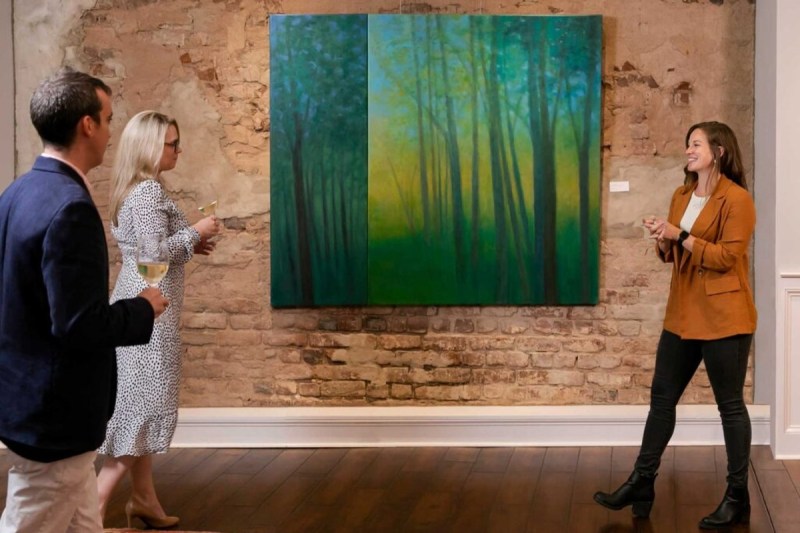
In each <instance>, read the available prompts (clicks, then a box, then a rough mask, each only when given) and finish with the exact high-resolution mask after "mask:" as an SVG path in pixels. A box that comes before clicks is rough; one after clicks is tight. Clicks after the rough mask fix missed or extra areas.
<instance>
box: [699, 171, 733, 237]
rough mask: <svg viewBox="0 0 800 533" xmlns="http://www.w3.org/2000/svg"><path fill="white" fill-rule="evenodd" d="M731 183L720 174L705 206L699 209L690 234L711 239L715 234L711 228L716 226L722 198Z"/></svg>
mask: <svg viewBox="0 0 800 533" xmlns="http://www.w3.org/2000/svg"><path fill="white" fill-rule="evenodd" d="M731 183H732V182H731V180H729V179H728V178H726V177H725V176H720V178H719V183H718V184H717V188H716V189H714V193H713V194H712V195H711V197H710V198H709V199H708V202H707V203H706V205H705V207H703V210H702V211H700V215H698V217H697V220H695V222H694V225H693V226H692V235H694V236H696V237H700V238H702V239H705V240H711V239H713V238H714V237H715V236H716V235H715V234H714V232H713V228H714V227H716V225H715V224H714V222H715V221H716V220H717V218H719V213H720V211H721V210H722V204H723V200H724V199H725V193H726V192H728V188H729V187H730V186H731Z"/></svg>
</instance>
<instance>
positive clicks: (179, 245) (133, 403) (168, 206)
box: [97, 111, 219, 527]
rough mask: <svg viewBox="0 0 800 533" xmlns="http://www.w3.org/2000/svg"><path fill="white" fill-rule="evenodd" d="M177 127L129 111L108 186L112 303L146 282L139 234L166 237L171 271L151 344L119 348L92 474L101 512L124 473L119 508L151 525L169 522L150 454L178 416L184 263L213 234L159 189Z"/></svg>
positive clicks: (213, 223)
mask: <svg viewBox="0 0 800 533" xmlns="http://www.w3.org/2000/svg"><path fill="white" fill-rule="evenodd" d="M180 152H181V149H180V130H179V129H178V124H177V122H176V121H175V120H174V119H170V118H169V117H167V116H165V115H162V114H161V113H157V112H155V111H143V112H141V113H139V114H138V115H136V116H135V117H133V118H132V119H131V120H130V122H128V124H127V126H125V130H124V131H123V132H122V137H121V138H120V144H119V149H118V151H117V158H116V161H115V163H114V173H113V181H112V184H111V188H112V193H111V203H110V206H109V208H110V211H111V232H112V233H113V235H114V238H115V239H116V240H117V243H118V244H119V248H120V251H121V252H122V269H121V270H120V273H119V276H118V277H117V283H116V286H115V287H114V292H113V294H112V296H111V300H112V301H116V300H119V299H123V298H129V297H131V296H135V295H136V294H139V293H140V292H141V291H142V289H144V288H145V287H146V286H147V284H146V283H145V281H144V280H143V279H142V277H141V276H139V274H138V272H137V269H136V242H137V239H138V237H139V236H140V235H143V234H147V233H157V232H161V233H164V234H165V235H167V237H168V238H167V241H168V245H169V255H170V264H169V271H168V272H167V275H166V276H165V277H164V279H163V280H161V282H160V283H159V285H158V286H159V288H160V289H161V291H162V292H163V293H164V295H165V296H166V297H167V298H168V299H169V307H168V309H167V311H166V312H165V313H164V314H163V316H162V318H161V319H160V320H159V321H158V322H157V323H156V324H155V327H154V329H153V335H152V337H151V339H150V343H149V344H146V345H141V346H131V347H126V348H119V349H117V367H118V382H117V401H116V406H115V409H114V416H113V417H112V418H111V421H110V422H109V423H108V429H107V431H106V440H105V442H104V443H103V445H102V447H101V448H100V449H99V452H100V453H103V454H106V455H107V457H106V459H105V462H104V463H103V467H102V469H101V470H100V473H99V474H98V477H97V487H98V495H99V499H100V502H99V503H100V513H101V516H103V515H104V514H105V509H106V506H107V504H108V501H109V499H110V497H111V493H112V492H113V490H114V487H116V485H117V483H119V481H120V480H121V479H122V478H123V477H124V476H125V474H127V473H128V472H130V474H131V480H132V487H133V492H132V495H131V499H130V500H129V501H128V503H127V505H126V506H125V512H126V514H127V516H128V522H129V525H130V522H131V520H132V519H133V518H136V517H138V518H139V519H140V520H142V521H143V522H145V524H146V525H148V526H150V527H171V526H174V525H176V524H177V523H178V518H177V517H174V516H167V514H166V513H165V512H164V509H163V508H162V507H161V503H160V502H159V500H158V497H157V495H156V492H155V488H154V486H153V473H152V454H154V453H164V452H166V451H167V450H168V449H169V445H170V442H171V441H172V435H173V433H174V432H175V426H176V424H177V419H178V387H179V383H180V371H181V346H180V335H179V329H178V328H179V322H180V314H181V307H182V304H183V277H184V269H183V265H184V264H185V263H186V262H188V261H189V260H190V259H191V258H192V256H193V255H194V254H202V255H207V254H208V253H210V252H211V251H212V250H213V248H214V245H213V243H211V242H209V239H210V238H211V237H213V236H214V235H216V234H217V233H218V232H219V223H218V221H217V219H216V217H214V216H210V217H206V218H203V219H202V220H200V221H199V222H198V223H197V224H195V225H194V226H190V225H189V224H188V222H187V221H186V217H185V216H184V214H183V213H182V212H181V211H180V210H179V209H178V207H177V206H176V205H175V202H173V201H172V200H171V199H170V198H169V197H168V196H167V195H166V193H165V192H164V189H163V187H162V185H161V182H160V175H161V172H163V171H166V170H171V169H173V168H175V165H176V163H177V162H178V154H180Z"/></svg>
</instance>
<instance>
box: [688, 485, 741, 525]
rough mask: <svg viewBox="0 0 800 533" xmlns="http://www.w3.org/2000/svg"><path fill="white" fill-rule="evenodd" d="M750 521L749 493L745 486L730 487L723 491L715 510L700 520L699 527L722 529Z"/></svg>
mask: <svg viewBox="0 0 800 533" xmlns="http://www.w3.org/2000/svg"><path fill="white" fill-rule="evenodd" d="M749 521H750V493H749V492H748V491H747V487H731V486H730V485H728V489H727V490H726V491H725V496H724V497H723V498H722V502H721V503H720V504H719V506H718V507H717V510H716V511H714V512H713V513H711V514H710V515H708V516H706V517H705V518H703V519H702V520H700V529H724V528H727V527H730V526H734V525H736V524H746V523H748V522H749Z"/></svg>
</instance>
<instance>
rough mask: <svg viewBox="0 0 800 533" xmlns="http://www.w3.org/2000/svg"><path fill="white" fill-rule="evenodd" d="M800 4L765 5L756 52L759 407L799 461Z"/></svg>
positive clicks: (762, 0) (775, 444)
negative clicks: (767, 410) (765, 407)
mask: <svg viewBox="0 0 800 533" xmlns="http://www.w3.org/2000/svg"><path fill="white" fill-rule="evenodd" d="M797 28H800V2H797V0H759V1H758V3H757V4H756V55H755V73H756V80H755V100H756V102H755V174H756V180H755V191H754V194H755V201H756V210H757V212H758V222H757V224H756V236H755V267H754V273H755V292H756V306H757V308H758V311H759V325H758V331H757V333H756V357H757V358H758V364H757V367H756V368H757V373H756V374H757V375H756V402H757V403H758V402H763V403H769V404H770V406H771V424H772V428H771V432H772V438H771V440H772V451H773V454H774V455H775V456H776V457H778V458H790V457H793V458H800V237H798V228H800V209H798V201H800V180H798V179H797V176H796V172H795V166H796V161H797V155H796V154H797V153H798V151H797V147H796V142H797V140H798V139H800V101H798V99H797V95H798V94H800V63H799V62H798V61H797V50H800V33H798V32H797Z"/></svg>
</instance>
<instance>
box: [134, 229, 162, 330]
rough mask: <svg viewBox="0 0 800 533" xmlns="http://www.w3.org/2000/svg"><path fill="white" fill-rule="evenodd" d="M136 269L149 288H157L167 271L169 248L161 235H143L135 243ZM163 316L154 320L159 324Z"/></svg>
mask: <svg viewBox="0 0 800 533" xmlns="http://www.w3.org/2000/svg"><path fill="white" fill-rule="evenodd" d="M136 268H137V270H138V272H139V275H140V276H142V278H143V279H144V280H145V282H147V284H148V285H149V286H150V287H158V282H159V281H161V280H162V279H163V278H164V276H166V275H167V271H168V270H169V247H168V245H167V238H166V236H165V235H164V234H163V233H145V234H143V235H140V236H139V240H138V241H137V243H136ZM163 316H164V315H163V314H162V315H161V316H160V317H158V318H157V319H156V322H160V321H161V318H162V317H163Z"/></svg>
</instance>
